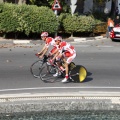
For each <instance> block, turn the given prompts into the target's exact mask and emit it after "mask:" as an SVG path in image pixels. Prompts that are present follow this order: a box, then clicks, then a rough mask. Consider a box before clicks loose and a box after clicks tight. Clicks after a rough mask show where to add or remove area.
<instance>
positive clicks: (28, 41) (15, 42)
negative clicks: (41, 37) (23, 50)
mask: <svg viewBox="0 0 120 120" xmlns="http://www.w3.org/2000/svg"><path fill="white" fill-rule="evenodd" d="M30 42H31V41H30V40H13V43H14V44H29V43H30Z"/></svg>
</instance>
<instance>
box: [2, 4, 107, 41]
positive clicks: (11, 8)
mask: <svg viewBox="0 0 120 120" xmlns="http://www.w3.org/2000/svg"><path fill="white" fill-rule="evenodd" d="M94 14H95V12H94ZM94 14H90V15H78V14H74V15H73V16H72V15H71V14H70V13H65V12H64V13H61V14H60V15H59V16H58V17H56V15H55V14H54V12H53V11H52V10H51V9H50V8H49V7H46V6H41V7H38V6H36V5H26V4H24V5H16V4H12V3H1V4H0V36H2V37H5V38H9V37H12V38H34V39H36V38H39V34H40V33H41V32H43V31H48V32H49V33H50V34H51V35H54V34H55V33H56V32H57V33H58V34H61V33H62V34H63V35H64V36H65V35H68V36H71V35H72V36H73V35H76V36H79V35H84V34H85V35H88V36H89V35H90V34H91V33H93V28H94V27H95V26H96V24H101V23H104V22H105V19H98V18H97V16H95V15H94Z"/></svg>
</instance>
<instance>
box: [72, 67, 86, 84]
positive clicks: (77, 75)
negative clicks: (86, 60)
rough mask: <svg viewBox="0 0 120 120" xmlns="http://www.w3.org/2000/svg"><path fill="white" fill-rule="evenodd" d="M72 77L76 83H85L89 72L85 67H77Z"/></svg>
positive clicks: (73, 70)
mask: <svg viewBox="0 0 120 120" xmlns="http://www.w3.org/2000/svg"><path fill="white" fill-rule="evenodd" d="M70 77H71V79H73V80H74V81H75V82H83V81H84V80H85V79H86V77H87V70H86V68H85V67H84V66H81V65H79V66H76V67H75V68H73V69H72V70H71V72H70Z"/></svg>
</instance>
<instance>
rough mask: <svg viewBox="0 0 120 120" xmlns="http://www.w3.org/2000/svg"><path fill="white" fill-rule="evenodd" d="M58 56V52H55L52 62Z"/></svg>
mask: <svg viewBox="0 0 120 120" xmlns="http://www.w3.org/2000/svg"><path fill="white" fill-rule="evenodd" d="M59 54H60V52H59V50H58V51H57V52H56V54H55V55H54V57H53V58H52V60H55V58H56V57H57V56H58V55H59Z"/></svg>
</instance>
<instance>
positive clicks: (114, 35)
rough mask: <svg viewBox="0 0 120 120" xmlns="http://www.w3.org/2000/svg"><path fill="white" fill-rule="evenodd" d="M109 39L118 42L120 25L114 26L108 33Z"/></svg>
mask: <svg viewBox="0 0 120 120" xmlns="http://www.w3.org/2000/svg"><path fill="white" fill-rule="evenodd" d="M110 38H111V39H112V40H120V25H116V26H115V27H114V28H113V29H112V31H111V32H110Z"/></svg>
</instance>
